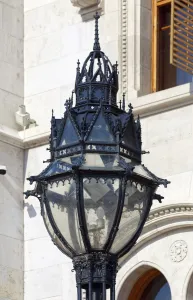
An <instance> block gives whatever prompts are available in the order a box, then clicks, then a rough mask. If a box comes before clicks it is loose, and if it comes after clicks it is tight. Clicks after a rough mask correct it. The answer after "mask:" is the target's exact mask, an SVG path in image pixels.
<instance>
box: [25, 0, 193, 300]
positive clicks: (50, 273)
mask: <svg viewBox="0 0 193 300" xmlns="http://www.w3.org/2000/svg"><path fill="white" fill-rule="evenodd" d="M104 3H105V12H104V15H103V16H102V17H101V22H100V32H101V46H102V48H103V49H104V51H105V53H106V54H107V55H108V56H109V57H110V59H111V60H112V62H114V61H116V59H117V58H119V61H120V65H119V69H120V91H121V92H123V91H125V92H127V96H128V102H132V104H133V105H134V112H135V114H136V115H137V114H138V113H139V114H140V115H141V117H142V130H143V135H142V137H143V148H144V149H145V150H148V151H150V153H151V154H150V155H144V157H143V162H144V163H145V165H147V166H148V168H149V169H150V170H152V171H153V172H155V173H156V174H158V175H159V176H160V177H164V178H167V179H169V180H171V182H172V183H171V185H170V186H169V187H168V188H167V189H164V188H160V189H159V191H158V192H160V193H161V194H162V195H163V196H164V197H165V199H164V202H163V204H159V203H157V202H155V203H154V204H153V208H152V213H151V215H150V217H149V220H148V222H147V224H146V226H145V228H144V231H143V234H142V236H141V238H140V240H139V241H138V244H137V245H136V248H135V249H134V250H133V251H132V252H131V253H130V255H129V256H127V257H124V258H123V259H122V260H121V261H120V265H121V266H122V268H121V269H120V271H119V273H118V278H117V299H121V300H124V299H127V298H128V296H129V292H130V289H131V288H132V284H134V283H135V281H136V280H137V278H138V277H139V275H140V274H141V273H140V272H143V270H145V269H146V268H147V267H149V268H150V267H151V266H152V267H155V268H157V269H158V270H160V271H161V272H162V273H163V274H164V275H165V276H166V278H167V280H168V281H169V284H170V287H171V290H172V299H174V300H177V299H180V300H182V299H186V298H185V297H186V296H185V295H186V290H187V286H188V283H187V282H188V276H190V274H191V268H192V265H191V253H192V250H193V249H192V248H193V245H192V243H191V226H192V221H193V219H192V217H193V214H192V212H193V206H192V194H193V184H192V170H193V165H192V164H193V159H192V157H191V155H190V149H192V147H193V142H192V141H193V139H192V128H193V126H192V125H193V121H192V113H193V107H192V105H191V103H192V100H191V94H192V86H191V84H188V85H184V86H180V87H177V88H173V89H170V90H167V91H162V92H159V93H155V94H151V95H150V94H149V93H150V91H151V84H150V66H151V51H150V46H151V1H136V2H135V3H134V2H133V1H129V0H128V1H127V0H120V1H114V2H113V4H112V1H109V0H105V1H104ZM32 20H33V21H34V20H35V21H34V22H35V23H33V22H32ZM93 26H94V24H93V21H92V20H91V21H88V22H82V20H81V16H80V14H79V13H78V8H75V7H73V6H72V4H71V2H70V1H68V2H67V1H65V2H64V1H46V2H45V1H43V2H42V3H41V5H39V4H37V3H35V2H34V4H31V2H30V3H29V2H27V1H26V6H25V29H26V30H25V44H24V45H25V63H24V65H25V80H26V85H25V100H24V101H25V104H26V106H27V110H28V111H29V112H30V113H31V115H32V117H33V118H34V119H35V120H36V121H37V123H38V124H39V125H40V126H39V129H37V128H36V129H32V130H31V131H30V130H28V132H26V134H27V138H28V139H29V140H30V137H32V136H33V138H34V139H36V137H38V136H39V135H40V133H41V136H42V137H43V136H46V135H47V132H49V120H50V112H51V109H52V108H54V110H55V114H56V116H61V115H62V114H63V112H64V108H63V104H64V101H65V99H66V98H67V97H69V96H70V93H71V90H72V89H73V86H74V79H75V68H76V61H77V58H79V59H80V60H81V62H83V61H84V59H85V58H86V57H87V55H88V53H89V51H90V50H91V47H92V37H93ZM146 94H148V95H147V96H142V95H146ZM140 95H141V97H139V96H140ZM37 107H38V109H37ZM42 111H43V112H44V113H43V114H42ZM35 136H36V137H35ZM38 143H39V142H38V140H36V144H35V146H36V148H33V149H29V150H26V160H25V161H26V176H27V177H28V176H29V175H32V174H37V173H38V172H39V171H40V170H42V168H43V167H44V166H43V164H42V161H43V160H45V159H46V158H48V153H46V151H45V148H46V146H41V147H38V145H39V144H38ZM28 147H29V148H30V147H31V146H30V143H29V144H28ZM26 188H27V186H26ZM28 202H29V204H32V205H33V206H34V208H35V211H36V213H37V215H36V216H35V217H33V218H30V217H29V213H28V212H27V209H26V210H25V244H26V247H25V300H28V299H32V298H33V299H48V298H49V299H53V300H63V299H65V298H66V297H67V298H68V299H76V289H75V282H74V274H73V273H71V272H70V270H71V268H72V264H71V262H70V260H68V259H67V258H66V257H64V256H62V255H61V254H60V252H59V250H57V249H56V248H55V246H54V245H53V244H52V242H51V241H50V238H49V237H48V235H47V233H46V231H45V228H44V225H43V221H42V219H41V216H40V211H39V203H38V201H37V200H35V199H33V198H31V199H29V200H28ZM37 228H38V229H37ZM178 240H180V241H181V240H183V241H184V243H185V245H187V249H188V250H187V254H186V256H185V257H184V258H183V259H182V260H181V261H179V262H176V261H173V260H172V259H173V258H172V257H173V256H172V254H171V250H170V249H171V247H173V244H174V245H175V242H176V241H178ZM177 245H178V244H177ZM160 248H161V251H160ZM45 249H46V252H45ZM140 267H142V268H141V269H140ZM139 269H140V270H142V271H139ZM174 274H176V276H174ZM51 282H54V284H53V285H51V284H50V283H51ZM55 282H56V283H55ZM128 283H129V284H128ZM128 287H129V288H130V289H129V288H128Z"/></svg>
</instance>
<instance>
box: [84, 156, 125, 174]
mask: <svg viewBox="0 0 193 300" xmlns="http://www.w3.org/2000/svg"><path fill="white" fill-rule="evenodd" d="M84 168H86V169H88V168H94V169H95V170H96V169H97V168H98V169H101V168H103V169H105V170H113V171H115V170H123V169H122V168H121V167H120V166H119V165H118V159H117V155H116V154H98V153H92V154H86V155H85V162H84V164H83V165H82V166H81V169H84Z"/></svg>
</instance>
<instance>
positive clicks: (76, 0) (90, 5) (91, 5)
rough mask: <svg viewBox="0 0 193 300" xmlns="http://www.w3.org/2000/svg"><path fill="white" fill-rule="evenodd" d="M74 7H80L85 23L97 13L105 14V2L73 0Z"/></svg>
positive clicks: (100, 0)
mask: <svg viewBox="0 0 193 300" xmlns="http://www.w3.org/2000/svg"><path fill="white" fill-rule="evenodd" d="M71 2H72V4H73V6H76V7H79V8H80V11H79V13H80V14H81V16H82V19H83V21H88V20H90V19H92V18H93V15H94V14H95V12H96V11H98V12H100V14H101V13H102V12H103V7H104V5H103V4H104V0H71Z"/></svg>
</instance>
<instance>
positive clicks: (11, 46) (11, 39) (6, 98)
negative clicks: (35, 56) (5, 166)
mask: <svg viewBox="0 0 193 300" xmlns="http://www.w3.org/2000/svg"><path fill="white" fill-rule="evenodd" d="M23 31H24V27H23V0H1V1H0V106H1V109H0V124H3V125H5V126H8V127H11V128H17V125H16V122H15V112H16V111H17V110H18V106H19V105H20V104H22V103H23V93H24V77H23Z"/></svg>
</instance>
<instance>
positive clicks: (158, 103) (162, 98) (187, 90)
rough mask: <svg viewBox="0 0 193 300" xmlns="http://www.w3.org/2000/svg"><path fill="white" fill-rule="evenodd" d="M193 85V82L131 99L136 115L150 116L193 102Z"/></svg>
mask: <svg viewBox="0 0 193 300" xmlns="http://www.w3.org/2000/svg"><path fill="white" fill-rule="evenodd" d="M192 94H193V85H192V84H191V83H187V84H183V85H180V86H176V87H174V88H171V89H167V90H164V91H160V92H157V93H152V94H148V95H146V96H142V97H139V98H134V99H133V100H132V99H131V101H130V102H131V103H132V105H133V106H134V113H135V115H140V116H141V117H148V116H151V115H154V114H158V113H162V112H165V111H169V110H173V109H176V108H179V107H183V106H187V105H190V104H193V95H192Z"/></svg>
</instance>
